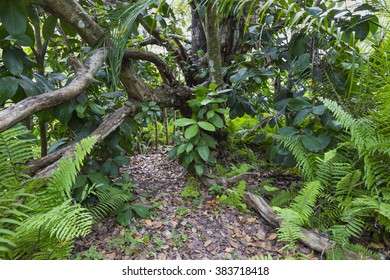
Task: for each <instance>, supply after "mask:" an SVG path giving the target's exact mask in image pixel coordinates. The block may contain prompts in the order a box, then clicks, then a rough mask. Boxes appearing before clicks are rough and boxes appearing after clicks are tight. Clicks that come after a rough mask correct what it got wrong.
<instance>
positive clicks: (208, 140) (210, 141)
mask: <svg viewBox="0 0 390 280" xmlns="http://www.w3.org/2000/svg"><path fill="white" fill-rule="evenodd" d="M202 137H203V139H204V140H205V141H206V144H207V145H208V146H209V147H210V148H212V149H215V148H216V147H217V142H215V140H214V138H213V137H211V136H210V135H208V134H207V133H205V132H202Z"/></svg>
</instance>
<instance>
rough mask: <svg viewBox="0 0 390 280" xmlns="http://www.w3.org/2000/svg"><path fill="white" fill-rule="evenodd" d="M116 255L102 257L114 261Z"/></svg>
mask: <svg viewBox="0 0 390 280" xmlns="http://www.w3.org/2000/svg"><path fill="white" fill-rule="evenodd" d="M115 257H116V253H111V254H106V255H104V259H105V260H115Z"/></svg>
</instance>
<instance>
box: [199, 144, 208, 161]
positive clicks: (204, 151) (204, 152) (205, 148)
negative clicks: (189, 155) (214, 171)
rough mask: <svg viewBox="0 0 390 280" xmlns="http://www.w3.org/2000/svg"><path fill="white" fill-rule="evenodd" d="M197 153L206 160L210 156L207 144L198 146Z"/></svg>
mask: <svg viewBox="0 0 390 280" xmlns="http://www.w3.org/2000/svg"><path fill="white" fill-rule="evenodd" d="M198 153H199V155H200V157H201V158H202V159H203V160H204V161H206V162H207V161H208V160H209V157H210V148H209V146H207V145H204V146H200V147H198Z"/></svg>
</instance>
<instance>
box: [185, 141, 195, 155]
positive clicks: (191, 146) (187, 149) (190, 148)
mask: <svg viewBox="0 0 390 280" xmlns="http://www.w3.org/2000/svg"><path fill="white" fill-rule="evenodd" d="M193 148H194V145H192V144H191V143H188V146H187V148H186V152H187V154H188V153H189V152H191V151H192V149H193Z"/></svg>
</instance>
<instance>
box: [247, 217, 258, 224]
mask: <svg viewBox="0 0 390 280" xmlns="http://www.w3.org/2000/svg"><path fill="white" fill-rule="evenodd" d="M246 221H247V223H253V222H254V221H256V218H248V219H246Z"/></svg>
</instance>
